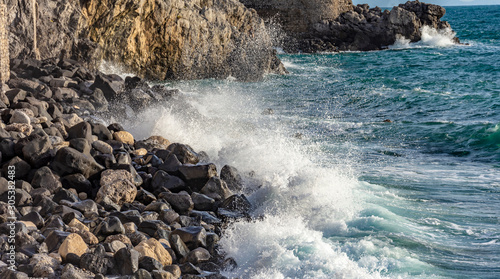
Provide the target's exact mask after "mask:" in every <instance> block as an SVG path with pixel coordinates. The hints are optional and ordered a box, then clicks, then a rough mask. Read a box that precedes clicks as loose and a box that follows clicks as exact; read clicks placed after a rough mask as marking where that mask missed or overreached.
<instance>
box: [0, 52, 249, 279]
mask: <svg viewBox="0 0 500 279" xmlns="http://www.w3.org/2000/svg"><path fill="white" fill-rule="evenodd" d="M56 62H57V63H56ZM7 85H8V87H7V88H6V91H5V92H0V119H1V122H0V162H1V173H2V177H1V178H0V221H1V223H2V225H0V255H1V256H0V277H1V278H27V277H28V276H29V277H46V278H66V279H70V278H71V279H75V278H106V276H114V277H113V278H224V277H223V276H222V275H220V273H219V272H220V270H221V269H223V268H224V267H225V266H226V265H227V263H229V264H231V265H233V264H234V260H231V259H224V256H223V253H222V252H221V251H219V249H218V244H217V242H218V240H219V238H220V236H221V233H222V231H223V228H224V226H225V225H226V224H227V222H229V221H232V220H235V219H239V218H248V211H249V209H250V206H251V205H250V203H249V202H248V200H247V199H246V198H245V196H244V195H240V194H238V193H239V192H240V190H241V187H242V180H241V177H240V176H239V174H238V172H237V170H236V169H235V168H233V167H230V166H225V167H224V168H222V170H221V172H220V174H219V173H218V171H217V169H216V166H215V165H214V164H210V163H201V162H200V158H201V157H202V156H201V155H200V154H198V153H197V152H195V151H194V150H193V149H192V148H191V147H189V146H188V145H185V144H181V143H170V142H169V141H168V140H167V139H165V138H162V137H160V136H153V137H150V138H148V139H145V140H137V139H134V137H133V136H132V135H131V134H130V133H129V132H127V131H125V130H124V129H123V128H122V127H121V126H120V125H119V124H116V123H115V124H111V125H108V126H106V125H104V124H103V123H101V122H98V121H92V120H89V119H94V120H95V119H96V118H95V117H91V116H94V115H96V114H98V113H102V112H106V111H107V110H108V108H109V107H110V106H113V105H112V102H113V100H114V98H120V99H125V100H126V101H127V102H129V103H130V104H131V105H132V106H134V107H137V108H140V107H142V106H145V105H148V104H150V103H152V102H159V101H166V100H168V98H169V97H170V96H171V95H172V94H175V91H174V92H173V91H169V90H165V89H164V88H162V87H159V86H153V87H150V86H149V85H148V84H147V83H145V82H144V81H142V80H141V79H140V78H137V77H135V78H130V77H129V78H126V79H125V80H123V79H122V78H120V77H119V76H116V75H105V74H103V73H99V72H97V73H94V72H91V71H89V70H87V69H86V68H85V67H83V66H82V65H80V64H79V63H78V62H76V61H73V60H60V61H54V60H46V61H37V60H13V61H12V72H11V79H10V80H9V81H8V83H7ZM4 88H5V87H4ZM13 185H15V189H14V187H11V186H13ZM12 197H14V199H13V200H12ZM10 205H13V206H10ZM9 224H12V225H9ZM11 238H12V239H14V240H15V242H14V244H12V243H11V242H10V241H9V240H10V239H11ZM11 245H14V246H13V247H14V250H15V253H14V254H12V253H11V250H12V246H11ZM9 253H10V254H9ZM11 254H12V255H14V256H12V257H13V258H11V256H10V255H11ZM9 260H12V261H9ZM11 264H13V265H14V267H15V268H9V267H11ZM11 269H15V271H14V270H11ZM120 276H121V277H120Z"/></svg>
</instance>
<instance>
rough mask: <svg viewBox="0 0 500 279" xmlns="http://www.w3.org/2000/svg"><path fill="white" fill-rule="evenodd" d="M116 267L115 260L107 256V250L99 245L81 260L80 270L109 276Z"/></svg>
mask: <svg viewBox="0 0 500 279" xmlns="http://www.w3.org/2000/svg"><path fill="white" fill-rule="evenodd" d="M114 266H115V261H114V260H113V258H111V257H108V256H107V255H106V250H105V249H104V247H103V246H102V245H100V244H99V245H97V247H96V248H95V249H94V251H93V252H91V253H85V254H83V255H82V256H81V258H80V268H82V269H86V270H89V271H91V272H93V273H96V274H97V273H100V274H107V273H108V271H111V270H112V269H113V268H114Z"/></svg>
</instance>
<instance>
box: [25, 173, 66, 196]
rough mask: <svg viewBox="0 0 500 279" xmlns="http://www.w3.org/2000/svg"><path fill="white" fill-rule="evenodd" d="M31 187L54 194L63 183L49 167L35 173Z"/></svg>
mask: <svg viewBox="0 0 500 279" xmlns="http://www.w3.org/2000/svg"><path fill="white" fill-rule="evenodd" d="M31 186H33V187H34V188H45V189H47V190H49V191H50V192H51V193H52V194H53V193H55V192H56V190H57V189H58V188H61V187H62V185H61V182H60V181H59V179H58V178H57V177H56V176H55V175H54V174H53V173H52V171H51V170H50V169H49V168H48V167H42V168H40V169H38V170H37V171H36V172H35V175H34V176H33V180H32V181H31Z"/></svg>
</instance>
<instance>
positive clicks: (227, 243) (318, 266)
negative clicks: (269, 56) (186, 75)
mask: <svg viewBox="0 0 500 279" xmlns="http://www.w3.org/2000/svg"><path fill="white" fill-rule="evenodd" d="M444 19H445V20H448V21H449V22H450V24H451V26H452V28H453V30H454V31H455V32H456V33H457V36H458V37H459V38H460V39H461V41H462V42H463V43H465V44H466V45H455V44H453V43H452V40H451V35H450V34H449V32H448V33H447V32H441V33H438V32H435V31H433V30H429V29H427V30H425V32H424V33H425V36H424V39H423V41H421V42H418V43H409V42H407V41H405V40H403V39H402V40H399V41H398V42H397V43H396V44H395V45H393V46H391V47H390V49H388V50H384V51H376V52H344V53H323V54H285V53H282V54H280V58H281V59H282V61H283V63H284V64H285V66H286V68H287V69H288V71H289V72H290V74H288V75H285V76H278V75H268V76H266V77H265V79H264V80H263V81H261V82H254V83H241V82H236V81H234V80H231V79H228V80H222V81H220V80H200V81H178V82H168V83H166V84H165V85H166V86H167V87H169V88H178V89H180V93H179V94H178V95H176V96H175V97H174V99H173V100H172V101H171V102H169V103H168V104H166V105H163V106H161V107H156V108H150V109H148V110H146V111H144V112H141V113H139V115H136V114H135V112H133V111H129V116H131V119H132V120H128V122H125V123H126V125H125V126H126V128H127V129H129V130H131V131H132V132H133V133H134V135H135V136H136V137H138V138H140V137H147V136H149V135H153V134H159V135H162V136H164V137H166V138H167V139H169V140H171V141H173V142H182V143H187V144H189V145H191V146H192V147H193V148H194V149H195V150H198V151H205V152H206V153H207V154H208V155H209V157H210V160H211V161H213V162H215V163H216V164H217V166H218V169H219V170H220V168H221V167H222V166H224V165H225V164H229V165H232V166H234V167H236V168H237V169H238V170H239V171H240V172H241V173H242V175H243V176H244V180H245V189H244V193H245V194H246V195H247V197H248V198H249V200H250V201H251V202H252V203H253V206H254V208H253V211H252V216H253V217H254V220H253V221H250V222H247V221H240V222H236V223H233V224H231V225H230V226H229V227H228V229H227V230H226V232H225V234H224V236H223V237H222V239H221V241H220V244H221V247H222V248H223V250H224V251H225V253H226V254H227V256H228V257H233V258H234V259H235V260H236V262H237V263H238V267H237V268H235V269H234V270H227V271H225V272H224V275H226V276H228V277H230V278H276V279H278V278H500V6H468V7H448V8H447V14H446V16H445V18H444ZM133 119H136V120H133ZM120 121H122V120H120Z"/></svg>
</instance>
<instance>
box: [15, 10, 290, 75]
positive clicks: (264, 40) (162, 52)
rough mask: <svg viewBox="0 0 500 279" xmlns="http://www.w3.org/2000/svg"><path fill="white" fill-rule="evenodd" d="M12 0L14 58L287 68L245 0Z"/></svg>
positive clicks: (197, 68) (230, 69)
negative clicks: (57, 58) (64, 58)
mask: <svg viewBox="0 0 500 279" xmlns="http://www.w3.org/2000/svg"><path fill="white" fill-rule="evenodd" d="M6 2H7V6H8V7H9V16H10V17H9V19H8V23H9V25H10V57H11V58H21V59H24V58H27V57H35V58H37V57H38V58H40V59H47V58H53V57H60V55H66V58H68V57H69V58H72V59H75V60H78V61H80V62H85V63H86V64H87V66H97V65H98V64H99V62H101V61H110V62H113V63H115V64H118V65H121V66H123V68H124V69H125V70H127V71H131V72H134V73H136V74H137V75H139V76H141V77H144V78H149V79H160V80H163V79H200V78H226V77H228V76H233V77H236V78H238V79H241V80H255V79H258V78H260V77H262V75H263V74H264V73H268V72H272V73H284V71H285V70H284V68H283V66H282V64H281V62H280V61H279V59H278V58H277V57H276V55H275V53H274V50H273V49H272V48H271V39H270V38H269V35H268V34H267V32H266V29H265V26H264V23H263V21H262V20H261V19H260V17H259V16H258V15H257V14H256V13H255V12H254V11H252V10H249V9H247V8H246V7H245V6H244V5H242V4H241V3H239V2H238V1H237V0H217V1H214V0H190V1H184V0H145V1H134V0H124V1H118V0H105V1H97V0H84V1H76V2H75V1H51V0H40V1H36V3H37V6H36V7H37V8H36V9H34V8H33V3H34V2H33V1H31V0H6ZM34 10H35V16H34V13H33V11H34ZM34 21H36V22H34ZM35 23H36V24H35ZM35 25H36V33H35V28H34V26H35ZM35 34H36V36H35Z"/></svg>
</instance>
